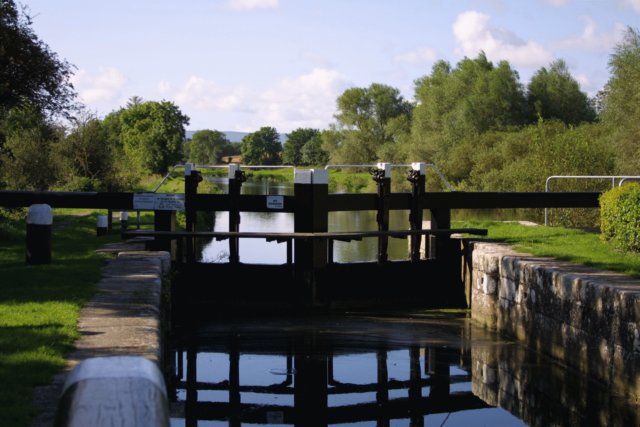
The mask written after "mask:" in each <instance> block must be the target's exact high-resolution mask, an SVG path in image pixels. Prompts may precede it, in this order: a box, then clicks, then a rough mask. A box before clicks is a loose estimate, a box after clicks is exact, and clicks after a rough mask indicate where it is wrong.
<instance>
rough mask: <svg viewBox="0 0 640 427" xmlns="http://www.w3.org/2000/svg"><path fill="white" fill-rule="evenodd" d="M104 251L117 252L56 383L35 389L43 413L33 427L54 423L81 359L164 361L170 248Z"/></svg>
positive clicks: (130, 246) (124, 246)
mask: <svg viewBox="0 0 640 427" xmlns="http://www.w3.org/2000/svg"><path fill="white" fill-rule="evenodd" d="M99 251H101V252H103V253H108V254H111V255H112V256H113V258H112V259H110V260H109V261H107V263H106V264H105V266H104V267H103V268H102V279H101V280H100V281H99V282H98V284H97V292H96V294H95V295H94V297H93V298H92V299H91V300H90V301H89V302H88V303H87V304H86V305H85V307H84V308H83V309H82V310H81V311H80V319H79V323H78V329H79V333H80V338H79V339H78V340H77V341H76V342H75V343H74V349H73V350H72V351H71V352H70V353H69V354H68V355H67V363H66V366H65V369H64V370H63V371H62V372H60V373H59V374H58V375H56V376H55V378H54V380H53V382H52V383H51V384H49V385H46V386H41V387H36V389H35V390H34V404H35V406H36V408H37V409H38V411H39V416H38V417H37V418H36V419H35V420H34V422H33V423H32V427H50V426H52V425H53V422H54V418H55V411H56V408H57V403H58V399H59V398H60V392H61V390H62V386H63V385H64V382H65V379H66V377H67V375H68V374H69V372H70V371H71V370H72V369H73V367H75V366H76V365H77V364H78V363H80V362H81V361H83V360H85V359H87V358H91V357H101V356H124V355H127V356H142V357H145V358H147V359H149V360H151V361H153V362H156V363H158V364H159V365H160V366H161V363H162V333H161V323H162V322H161V310H162V290H163V281H164V278H165V275H166V274H167V273H168V272H169V269H170V258H169V254H168V253H167V252H146V251H144V245H143V244H141V243H115V244H110V245H106V246H105V247H103V248H102V249H100V250H99Z"/></svg>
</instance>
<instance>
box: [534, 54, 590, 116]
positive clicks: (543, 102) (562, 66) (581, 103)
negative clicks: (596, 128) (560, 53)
mask: <svg viewBox="0 0 640 427" xmlns="http://www.w3.org/2000/svg"><path fill="white" fill-rule="evenodd" d="M527 92H528V93H527V102H528V103H529V107H530V109H531V111H532V112H534V113H535V114H536V116H538V117H539V118H543V119H558V120H561V121H563V122H564V123H565V124H568V125H579V124H580V123H583V122H587V123H588V122H593V121H594V120H595V118H596V113H595V110H594V108H593V106H592V104H591V101H590V100H589V97H588V96H587V94H586V93H584V92H582V91H581V90H580V84H579V83H578V82H577V80H576V79H574V78H573V76H572V75H571V73H570V72H569V70H568V68H567V64H566V63H565V62H564V61H563V60H562V59H558V60H556V61H554V62H552V63H551V65H550V66H549V69H548V70H547V69H546V68H544V67H543V68H541V69H540V70H538V71H537V72H536V73H535V74H534V75H533V77H532V78H531V81H530V82H529V85H528V86H527Z"/></svg>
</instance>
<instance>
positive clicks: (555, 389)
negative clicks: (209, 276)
mask: <svg viewBox="0 0 640 427" xmlns="http://www.w3.org/2000/svg"><path fill="white" fill-rule="evenodd" d="M189 330H190V331H192V333H191V332H190V333H188V334H187V333H182V332H181V331H179V332H178V336H179V337H180V338H179V339H178V341H176V342H175V348H174V350H175V353H174V362H175V377H174V380H175V381H173V382H172V381H169V382H170V383H173V384H174V386H175V388H174V389H173V390H172V394H173V398H174V402H173V409H172V425H174V426H196V425H198V426H240V425H253V424H268V425H295V426H328V425H331V426H339V425H344V426H347V425H348V426H400V425H402V426H406V425H410V426H424V425H447V426H455V425H457V426H473V425H500V426H525V425H530V426H548V425H563V426H564V425H620V426H626V425H638V421H639V420H640V418H639V411H638V410H639V408H638V407H637V406H633V405H630V404H626V403H625V402H623V401H621V400H620V399H616V398H615V397H614V396H611V395H610V394H609V393H608V391H607V390H606V389H604V388H602V387H600V386H599V385H598V384H596V383H594V382H592V381H590V380H589V379H588V378H587V377H585V376H584V375H581V374H580V373H577V372H572V371H569V370H567V369H565V368H564V367H561V366H558V365H557V363H553V362H552V361H550V360H549V359H546V358H544V357H542V356H540V355H538V354H536V353H532V352H530V351H528V350H527V349H525V348H524V347H522V346H521V345H520V344H518V343H516V342H512V341H505V340H500V339H497V337H496V336H495V335H493V334H492V333H490V332H488V331H485V330H484V329H480V328H476V327H474V326H473V325H472V324H470V323H469V320H468V319H465V318H454V317H435V318H425V317H424V316H410V317H406V316H403V317H376V316H356V315H350V316H346V315H345V316H336V317H334V316H320V317H303V318H288V319H284V318H283V319H277V318H256V319H244V320H233V319H218V320H217V321H214V322H211V323H206V324H201V325H198V326H197V327H195V328H193V327H191V328H190V329H189Z"/></svg>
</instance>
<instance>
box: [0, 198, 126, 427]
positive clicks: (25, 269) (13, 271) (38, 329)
mask: <svg viewBox="0 0 640 427" xmlns="http://www.w3.org/2000/svg"><path fill="white" fill-rule="evenodd" d="M96 217H97V213H91V212H78V211H75V212H73V211H69V210H66V211H58V210H56V211H54V226H53V228H54V231H53V237H52V262H51V264H47V265H27V264H26V263H25V225H24V220H22V221H15V222H13V223H12V222H11V221H9V220H6V221H5V219H3V221H4V224H3V227H2V232H1V233H0V234H1V235H0V277H2V280H1V283H2V286H1V289H2V292H0V384H2V386H1V387H0V425H3V426H27V425H29V423H30V421H31V419H32V417H33V416H35V415H36V414H35V412H34V408H33V406H32V396H33V388H34V387H35V386H37V385H42V384H48V383H50V382H51V380H52V378H53V375H55V374H56V373H57V372H59V371H60V369H62V368H63V367H64V365H65V353H66V352H67V351H68V350H70V349H71V346H72V344H73V342H74V340H75V339H77V338H78V332H77V322H78V314H79V311H80V308H81V307H82V306H83V304H84V303H86V301H87V300H88V299H90V298H91V297H92V295H93V294H94V292H95V284H96V283H97V282H98V280H99V279H100V268H101V266H102V265H103V264H104V262H105V259H106V258H105V256H104V255H99V254H97V253H96V251H95V250H96V248H98V247H99V246H101V245H103V244H105V243H107V242H109V241H115V240H117V239H119V236H104V237H100V238H97V237H96V229H95V227H96V220H97V219H96Z"/></svg>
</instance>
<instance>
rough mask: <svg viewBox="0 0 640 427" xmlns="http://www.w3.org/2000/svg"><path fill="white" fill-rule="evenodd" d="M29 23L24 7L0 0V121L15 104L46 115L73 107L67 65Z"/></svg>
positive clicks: (73, 94)
mask: <svg viewBox="0 0 640 427" xmlns="http://www.w3.org/2000/svg"><path fill="white" fill-rule="evenodd" d="M31 24H32V21H31V17H30V16H29V15H28V14H27V12H26V11H25V9H22V10H20V9H19V8H18V7H17V6H16V3H15V2H14V1H13V0H0V122H1V121H2V120H3V119H4V117H5V116H6V114H8V112H9V111H10V110H11V109H13V108H16V107H25V106H31V107H33V108H35V109H36V110H37V111H39V112H41V113H43V114H47V115H48V114H51V115H56V114H63V115H64V114H66V113H68V112H69V111H71V110H73V108H74V107H75V104H74V98H75V96H76V93H75V91H74V89H73V86H72V84H71V83H70V77H71V75H72V66H71V64H69V63H68V62H66V61H63V60H60V59H59V58H58V56H57V55H56V54H55V53H54V52H52V51H51V50H50V49H49V46H47V45H46V44H45V43H44V42H43V41H42V40H40V39H39V38H38V36H37V35H36V34H35V33H34V32H33V30H32V29H31ZM1 140H2V138H0V145H1Z"/></svg>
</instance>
